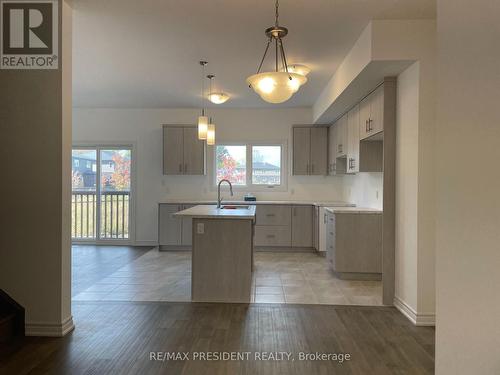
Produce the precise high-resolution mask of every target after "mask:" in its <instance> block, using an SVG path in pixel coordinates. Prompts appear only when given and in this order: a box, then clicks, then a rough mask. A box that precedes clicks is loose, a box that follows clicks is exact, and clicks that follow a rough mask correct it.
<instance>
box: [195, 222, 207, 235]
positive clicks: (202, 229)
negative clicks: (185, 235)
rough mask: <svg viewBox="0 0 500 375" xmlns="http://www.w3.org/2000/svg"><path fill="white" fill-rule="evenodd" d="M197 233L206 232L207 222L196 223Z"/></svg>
mask: <svg viewBox="0 0 500 375" xmlns="http://www.w3.org/2000/svg"><path fill="white" fill-rule="evenodd" d="M196 233H198V234H205V224H203V223H198V224H197V225H196Z"/></svg>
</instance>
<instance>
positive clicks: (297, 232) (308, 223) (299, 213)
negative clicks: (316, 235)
mask: <svg viewBox="0 0 500 375" xmlns="http://www.w3.org/2000/svg"><path fill="white" fill-rule="evenodd" d="M313 211H314V207H313V206H294V207H292V246H293V247H312V246H313Z"/></svg>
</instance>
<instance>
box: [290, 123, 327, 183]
mask: <svg viewBox="0 0 500 375" xmlns="http://www.w3.org/2000/svg"><path fill="white" fill-rule="evenodd" d="M327 154H328V129H327V128H324V127H311V126H304V127H302V126H297V127H294V128H293V174H294V175H296V176H297V175H318V176H322V175H326V173H327V161H328V155H327Z"/></svg>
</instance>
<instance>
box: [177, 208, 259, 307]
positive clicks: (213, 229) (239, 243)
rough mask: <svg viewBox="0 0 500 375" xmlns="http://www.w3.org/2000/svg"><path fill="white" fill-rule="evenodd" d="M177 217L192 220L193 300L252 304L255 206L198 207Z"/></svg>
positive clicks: (179, 213)
mask: <svg viewBox="0 0 500 375" xmlns="http://www.w3.org/2000/svg"><path fill="white" fill-rule="evenodd" d="M175 216H179V217H184V218H190V219H191V220H192V274H191V300H192V301H193V302H234V303H250V296H251V289H252V268H253V231H254V224H255V206H252V205H225V206H222V207H221V208H217V206H216V205H199V206H194V207H191V208H188V209H186V210H183V211H179V212H177V213H175Z"/></svg>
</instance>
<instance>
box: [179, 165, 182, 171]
mask: <svg viewBox="0 0 500 375" xmlns="http://www.w3.org/2000/svg"><path fill="white" fill-rule="evenodd" d="M179 172H182V163H180V164H179Z"/></svg>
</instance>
